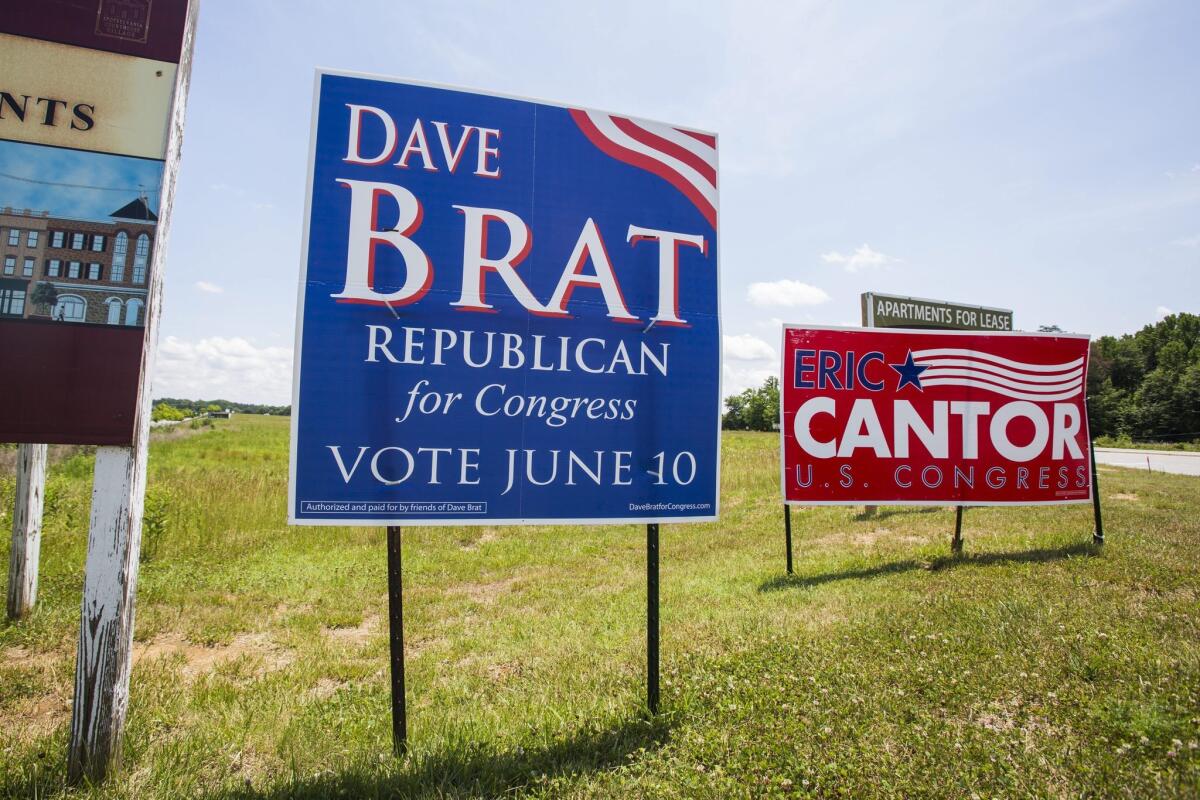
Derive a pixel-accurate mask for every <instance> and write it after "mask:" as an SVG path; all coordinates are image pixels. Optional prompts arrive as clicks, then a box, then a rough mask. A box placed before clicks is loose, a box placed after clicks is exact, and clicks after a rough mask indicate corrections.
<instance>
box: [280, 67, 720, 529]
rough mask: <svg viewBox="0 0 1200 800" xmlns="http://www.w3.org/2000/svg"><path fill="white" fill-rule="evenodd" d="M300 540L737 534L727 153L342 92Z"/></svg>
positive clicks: (321, 204)
mask: <svg viewBox="0 0 1200 800" xmlns="http://www.w3.org/2000/svg"><path fill="white" fill-rule="evenodd" d="M314 103H315V107H314V113H313V140H312V152H311V161H310V165H309V185H308V193H309V194H308V204H307V208H306V218H305V232H304V243H303V256H302V264H301V276H300V277H301V280H300V291H299V300H298V309H297V330H296V365H295V379H294V388H293V407H292V442H291V475H290V482H289V500H288V502H289V510H288V514H289V520H290V521H291V522H292V523H297V524H347V525H361V524H377V525H383V524H387V525H403V524H423V525H429V524H480V523H485V522H486V523H487V524H497V523H558V522H573V523H606V522H655V521H663V522H679V521H685V520H711V519H715V518H716V516H717V500H718V485H719V477H720V405H721V392H720V351H721V332H720V319H719V313H718V312H719V309H718V280H717V278H718V269H717V252H718V249H717V244H718V242H717V214H718V202H717V139H716V136H714V135H713V134H709V133H704V132H700V131H695V130H690V129H686V128H681V127H677V126H672V125H666V124H663V123H657V122H650V121H647V120H642V119H634V118H631V117H623V116H619V115H615V114H609V113H602V112H597V111H591V110H587V109H579V108H572V107H569V106H561V105H554V104H550V103H543V102H535V101H530V100H521V99H514V98H509V97H499V96H495V95H488V94H481V93H478V92H471V91H465V90H461V89H450V88H444V87H435V86H429V85H423V84H416V83H412V82H407V81H398V80H392V79H388V78H378V77H369V76H360V75H351V74H344V73H335V72H328V71H322V72H320V73H318V75H317V82H316V94H315V100H314Z"/></svg>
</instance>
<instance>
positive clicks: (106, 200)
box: [0, 141, 162, 221]
mask: <svg viewBox="0 0 1200 800" xmlns="http://www.w3.org/2000/svg"><path fill="white" fill-rule="evenodd" d="M161 180H162V162H160V161H149V160H146V159H142V158H129V157H127V156H111V155H107V154H105V153H84V152H80V151H77V150H66V149H63V148H59V147H41V146H39V145H35V144H22V143H20V142H8V141H0V206H5V207H7V206H12V207H13V208H17V209H21V210H24V209H27V208H28V209H31V210H33V211H38V212H40V211H49V212H50V216H52V217H74V218H76V219H91V220H101V221H104V220H107V219H108V217H109V215H110V214H112V212H114V211H117V210H118V209H120V208H122V207H123V206H124V205H125V204H126V203H128V202H129V201H131V200H136V199H137V197H138V195H139V194H140V193H143V192H144V193H145V194H146V196H147V197H148V198H149V200H150V207H151V208H152V209H154V210H157V209H158V184H159V181H161ZM63 184H67V185H63ZM84 187H89V188H84Z"/></svg>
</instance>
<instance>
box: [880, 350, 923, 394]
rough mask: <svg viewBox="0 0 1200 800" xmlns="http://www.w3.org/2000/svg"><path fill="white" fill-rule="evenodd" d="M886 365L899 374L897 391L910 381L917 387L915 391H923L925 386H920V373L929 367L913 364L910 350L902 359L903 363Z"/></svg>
mask: <svg viewBox="0 0 1200 800" xmlns="http://www.w3.org/2000/svg"><path fill="white" fill-rule="evenodd" d="M888 366H889V367H891V368H892V369H894V370H896V373H897V374H899V375H900V383H899V385H897V386H896V391H897V392H898V391H900V390H901V389H903V388H904V387H905V386H907V385H908V384H910V383H911V384H912V385H913V386H915V387H917V391H920V392H923V391H925V387H923V386H921V373H922V372H924V371H925V370H927V369H929V367H922V366H918V365H917V364H914V363H913V357H912V350H909V351H908V358H906V359H904V363H903V364H888Z"/></svg>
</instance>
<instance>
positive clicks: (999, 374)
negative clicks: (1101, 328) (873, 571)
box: [780, 326, 1092, 506]
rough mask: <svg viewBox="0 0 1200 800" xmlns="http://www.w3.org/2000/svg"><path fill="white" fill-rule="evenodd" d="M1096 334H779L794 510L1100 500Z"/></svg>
mask: <svg viewBox="0 0 1200 800" xmlns="http://www.w3.org/2000/svg"><path fill="white" fill-rule="evenodd" d="M1087 358H1088V337H1087V336H1072V335H1062V334H1060V335H1039V334H1023V333H976V332H974V331H929V330H898V329H887V330H882V329H881V330H873V329H865V330H864V329H834V328H795V327H787V326H785V327H784V329H783V368H782V372H781V375H782V380H781V387H780V388H781V391H780V404H781V424H780V439H781V445H780V446H781V448H782V451H783V453H782V456H783V458H782V465H783V474H782V485H783V497H784V500H785V502H788V503H798V504H801V505H836V504H847V505H853V504H862V503H866V504H887V505H922V504H926V505H973V506H984V505H1017V504H1023V505H1033V504H1036V505H1042V504H1056V503H1083V502H1088V501H1090V500H1091V496H1092V473H1091V468H1090V458H1089V450H1088V446H1089V441H1090V439H1089V436H1088V423H1087V407H1086V405H1085V400H1084V398H1085V392H1086V388H1087Z"/></svg>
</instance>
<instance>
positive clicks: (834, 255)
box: [821, 243, 900, 272]
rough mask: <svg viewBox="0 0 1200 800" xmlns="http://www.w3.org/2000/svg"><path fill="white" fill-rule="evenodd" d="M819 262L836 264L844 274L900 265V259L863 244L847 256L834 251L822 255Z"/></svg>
mask: <svg viewBox="0 0 1200 800" xmlns="http://www.w3.org/2000/svg"><path fill="white" fill-rule="evenodd" d="M821 260H822V261H824V262H825V263H826V264H837V265H839V266H841V267H843V268H844V269H845V270H846V272H858V271H859V270H860V269H867V268H868V267H886V266H887V265H888V264H899V263H900V259H898V258H893V257H892V256H889V255H885V254H884V253H880V252H879V251H878V250H872V249H871V245H869V244H865V243H864V244H863V245H862V246H860V247H856V248H855V249H854V252H853V253H850V254H849V255H846V254H845V253H839V252H838V251H836V250H831V251H829V252H828V253H822V254H821Z"/></svg>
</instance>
